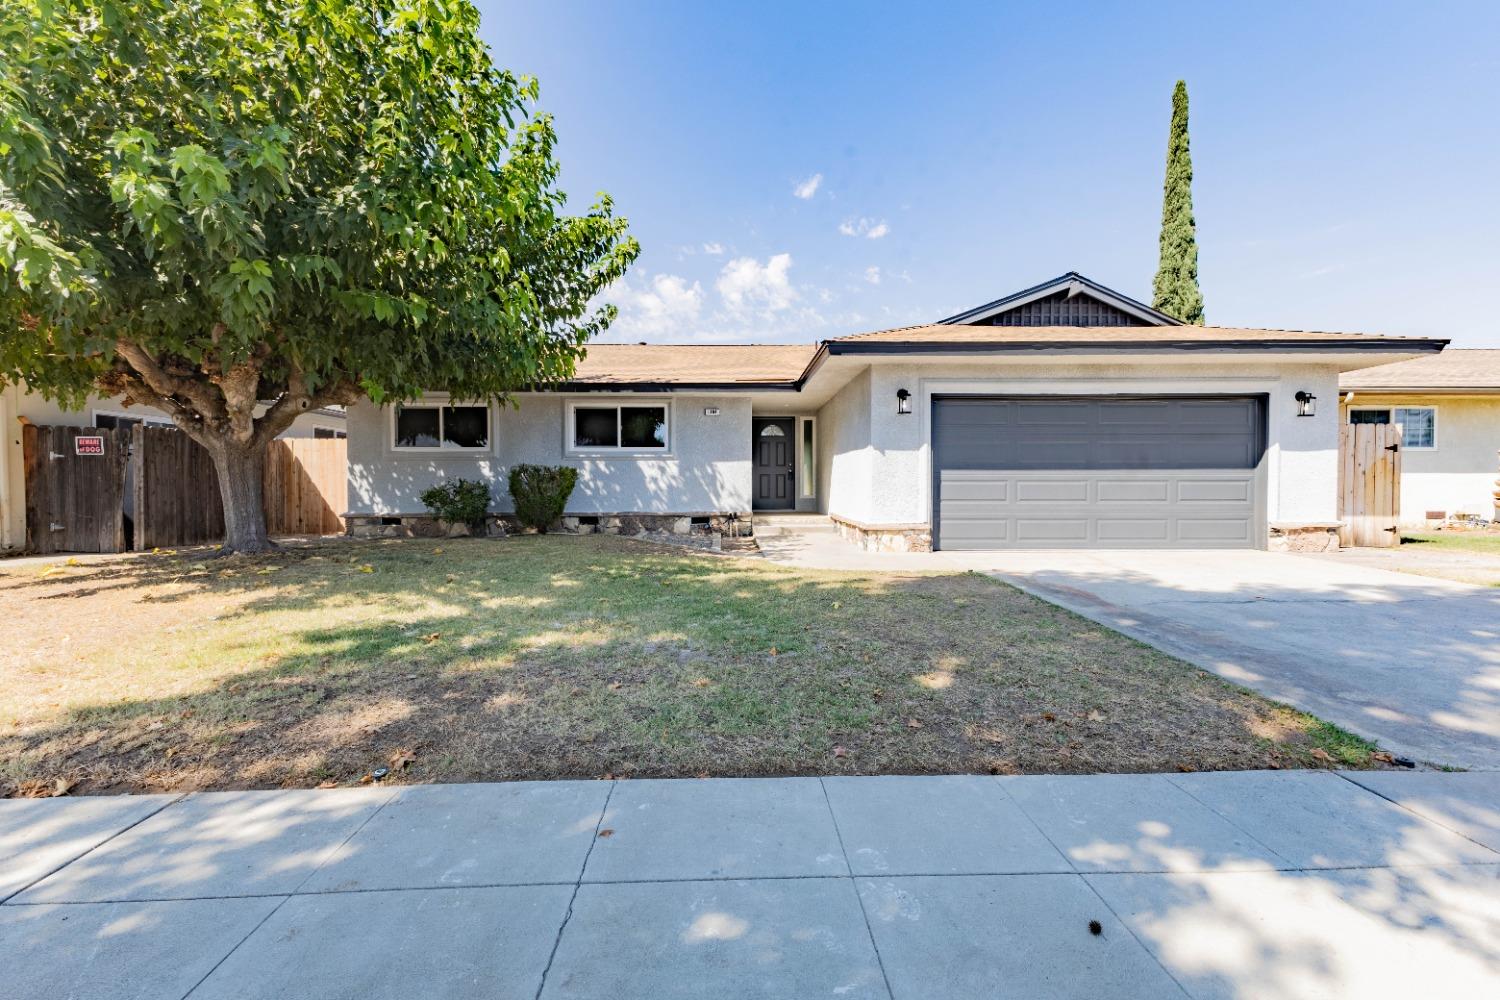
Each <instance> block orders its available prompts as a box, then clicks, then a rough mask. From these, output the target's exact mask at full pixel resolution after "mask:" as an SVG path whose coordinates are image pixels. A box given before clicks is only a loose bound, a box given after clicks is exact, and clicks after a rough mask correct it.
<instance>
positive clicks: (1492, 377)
mask: <svg viewBox="0 0 1500 1000" xmlns="http://www.w3.org/2000/svg"><path fill="white" fill-rule="evenodd" d="M1339 388H1340V389H1362V390H1367V391H1368V390H1372V389H1379V390H1399V391H1402V392H1418V391H1430V392H1466V391H1468V392H1500V350H1484V349H1476V348H1452V349H1449V350H1446V351H1444V352H1443V353H1441V354H1437V355H1433V356H1431V357H1426V358H1414V359H1413V360H1411V361H1396V362H1393V363H1391V364H1388V365H1377V366H1376V367H1374V368H1362V369H1360V370H1359V371H1352V372H1345V373H1344V374H1343V375H1341V376H1339Z"/></svg>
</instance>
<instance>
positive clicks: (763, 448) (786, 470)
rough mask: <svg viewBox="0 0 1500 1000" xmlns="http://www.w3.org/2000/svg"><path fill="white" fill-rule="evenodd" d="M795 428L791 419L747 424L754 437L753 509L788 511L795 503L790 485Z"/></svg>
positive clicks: (752, 448)
mask: <svg viewBox="0 0 1500 1000" xmlns="http://www.w3.org/2000/svg"><path fill="white" fill-rule="evenodd" d="M794 425H795V421H794V420H793V418H791V417H760V418H757V419H755V420H752V421H751V422H750V431H751V433H752V434H753V435H754V436H755V440H754V441H753V442H751V445H750V448H751V454H752V455H753V456H754V462H753V465H754V468H753V470H752V471H753V473H754V475H755V509H756V510H791V509H792V508H793V507H795V506H796V504H797V498H796V493H795V492H794V491H795V486H794V485H793V482H792V469H793V467H794V464H793V463H794V457H793V454H792V440H793V439H792V429H793V427H794Z"/></svg>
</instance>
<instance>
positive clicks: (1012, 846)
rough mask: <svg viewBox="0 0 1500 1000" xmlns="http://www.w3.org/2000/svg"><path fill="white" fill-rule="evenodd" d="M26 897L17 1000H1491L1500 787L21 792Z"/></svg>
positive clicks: (1476, 776)
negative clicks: (1458, 999)
mask: <svg viewBox="0 0 1500 1000" xmlns="http://www.w3.org/2000/svg"><path fill="white" fill-rule="evenodd" d="M0 899H3V900H4V902H3V904H0V969H3V973H0V993H3V995H4V996H5V997H7V998H14V1000H25V998H42V997H48V998H51V997H72V998H91V997H110V998H117V997H152V998H155V997H161V998H171V1000H177V998H182V997H187V996H192V997H194V998H219V997H231V996H232V997H252V998H253V997H265V998H272V997H275V998H284V997H319V998H321V997H348V998H360V1000H368V998H392V1000H408V998H414V997H422V998H449V997H462V998H470V997H472V998H479V997H486V998H490V997H502V998H536V997H542V998H562V997H588V998H599V1000H605V998H610V1000H618V998H637V997H639V998H647V1000H663V998H674V997H714V998H716V1000H733V998H740V997H765V998H772V997H775V998H787V997H794V998H795V997H849V998H863V997H879V998H891V997H894V998H912V1000H942V998H969V997H975V998H979V997H983V998H992V997H997V996H1014V997H1026V998H1035V997H1090V998H1099V997H1111V998H1116V997H1149V998H1158V997H1167V996H1184V995H1187V996H1193V997H1245V996H1275V997H1302V996H1358V997H1362V998H1369V997H1385V996H1391V997H1396V996H1402V997H1410V996H1483V995H1493V994H1494V993H1495V990H1496V985H1497V983H1500V775H1497V774H1493V773H1469V774H1444V773H1433V772H1427V773H1381V774H1358V773H1350V774H1347V775H1339V774H1333V773H1328V772H1241V773H1216V774H1185V775H1179V774H1173V775H1110V776H1080V777H1021V778H990V777H967V776H960V777H940V778H938V777H882V778H829V779H817V778H791V779H727V780H703V781H697V780H681V781H625V782H604V781H597V782H579V781H561V782H536V783H512V784H494V785H447V786H441V785H437V786H433V785H429V786H410V787H403V788H391V789H386V788H368V789H343V790H333V791H286V792H226V793H213V794H202V795H193V796H187V797H181V798H178V797H171V796H145V797H135V798H130V797H123V798H92V799H49V800H31V801H14V800H7V801H0ZM1091 921H1097V926H1098V929H1099V933H1098V934H1094V933H1091V927H1090V922H1091Z"/></svg>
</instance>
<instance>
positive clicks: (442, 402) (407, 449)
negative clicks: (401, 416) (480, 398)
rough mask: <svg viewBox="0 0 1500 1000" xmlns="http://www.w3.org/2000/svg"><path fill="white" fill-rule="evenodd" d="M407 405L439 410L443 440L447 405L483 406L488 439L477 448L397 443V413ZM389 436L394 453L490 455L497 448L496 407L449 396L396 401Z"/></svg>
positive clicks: (409, 407)
mask: <svg viewBox="0 0 1500 1000" xmlns="http://www.w3.org/2000/svg"><path fill="white" fill-rule="evenodd" d="M403 406H405V407H406V408H408V409H414V410H423V409H425V410H434V409H435V410H437V411H438V436H439V440H441V437H442V433H443V414H442V410H443V407H445V406H482V407H484V427H485V433H486V437H487V438H488V440H487V441H486V442H485V443H484V444H482V445H480V446H479V447H477V448H464V447H459V446H458V445H449V446H447V447H446V448H445V447H443V446H442V445H423V446H421V447H414V446H408V445H399V444H397V443H396V414H397V413H398V412H400V410H401V408H402V407H403ZM387 432H388V434H389V437H387V438H386V445H387V447H389V448H390V450H391V453H392V454H394V455H488V454H490V453H491V452H493V451H494V450H495V409H494V407H492V406H490V404H489V403H487V402H486V403H473V402H469V403H455V402H454V401H453V400H452V399H451V398H450V397H448V396H423V397H422V398H421V399H418V400H416V401H414V402H410V403H395V404H392V405H391V407H390V422H389V425H388V428H387Z"/></svg>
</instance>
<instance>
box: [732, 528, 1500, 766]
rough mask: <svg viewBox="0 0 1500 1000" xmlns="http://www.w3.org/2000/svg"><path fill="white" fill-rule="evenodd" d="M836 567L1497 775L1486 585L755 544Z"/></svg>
mask: <svg viewBox="0 0 1500 1000" xmlns="http://www.w3.org/2000/svg"><path fill="white" fill-rule="evenodd" d="M762 544H763V547H764V548H765V549H766V551H767V554H768V555H769V556H770V557H771V558H773V559H781V560H784V561H788V562H794V563H797V564H799V565H809V566H811V565H821V566H828V567H830V568H845V569H872V568H886V569H893V570H894V569H899V570H908V569H918V570H946V571H949V572H951V571H952V570H954V569H969V570H975V571H978V572H983V573H990V574H993V575H995V576H998V577H1000V578H1002V579H1004V580H1007V581H1009V582H1011V583H1014V584H1015V585H1017V586H1019V587H1021V588H1022V589H1024V590H1027V591H1030V592H1031V593H1034V594H1036V595H1037V596H1039V597H1042V598H1045V599H1046V600H1048V601H1051V602H1052V603H1054V604H1059V605H1062V606H1063V607H1065V608H1068V609H1070V610H1072V611H1075V612H1077V613H1079V614H1082V615H1084V616H1086V617H1088V618H1092V619H1094V620H1095V621H1098V622H1101V623H1103V624H1106V625H1109V626H1110V627H1111V628H1114V629H1117V630H1118V631H1120V632H1123V633H1125V634H1126V635H1129V636H1131V637H1132V638H1135V639H1139V640H1140V641H1142V642H1145V643H1148V644H1150V645H1152V646H1155V647H1156V648H1158V649H1162V650H1165V651H1166V652H1169V653H1172V654H1174V655H1176V656H1179V657H1181V658H1182V659H1184V660H1187V661H1188V662H1190V663H1194V664H1196V665H1198V666H1200V667H1202V668H1204V669H1205V670H1211V671H1213V672H1214V673H1216V674H1219V675H1221V676H1223V677H1227V678H1229V679H1231V680H1234V681H1236V682H1238V683H1241V684H1244V685H1245V686H1247V687H1250V688H1254V689H1255V690H1257V691H1259V692H1261V693H1262V694H1265V695H1267V696H1269V697H1272V698H1276V699H1278V700H1280V701H1284V702H1287V703H1289V704H1292V705H1296V706H1298V707H1299V708H1303V709H1305V710H1307V711H1309V712H1312V713H1314V714H1316V715H1319V716H1321V717H1322V718H1324V719H1327V720H1329V721H1330V722H1336V723H1338V724H1339V725H1341V726H1344V727H1345V728H1347V729H1349V730H1351V731H1353V732H1356V733H1359V734H1360V735H1362V736H1365V737H1368V738H1370V739H1373V740H1377V741H1378V742H1380V743H1381V745H1383V746H1384V747H1386V748H1387V749H1390V750H1392V751H1394V752H1396V753H1399V754H1404V755H1406V756H1410V757H1414V758H1416V759H1418V760H1424V761H1430V762H1434V763H1438V764H1448V765H1453V766H1458V767H1467V768H1477V769H1487V770H1497V769H1500V588H1494V587H1481V586H1475V585H1471V584H1463V583H1455V582H1452V581H1448V580H1439V579H1433V578H1427V577H1419V576H1413V575H1411V574H1407V573H1395V572H1389V571H1386V570H1382V569H1377V568H1373V567H1371V566H1369V565H1361V564H1357V563H1355V562H1354V561H1353V560H1347V559H1341V558H1340V557H1339V556H1337V555H1328V556H1299V555H1285V554H1279V553H1270V552H1232V551H1186V552H1160V551H1158V552H1145V551H1142V552H1104V551H1034V552H935V553H906V554H892V555H883V554H874V553H865V552H860V551H858V550H856V549H854V548H853V547H852V546H850V545H847V544H845V543H843V542H841V541H840V540H838V538H837V537H836V536H833V535H830V534H824V535H811V534H809V535H804V536H787V537H786V538H784V539H777V538H773V539H770V540H769V544H767V543H765V542H763V543H762Z"/></svg>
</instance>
